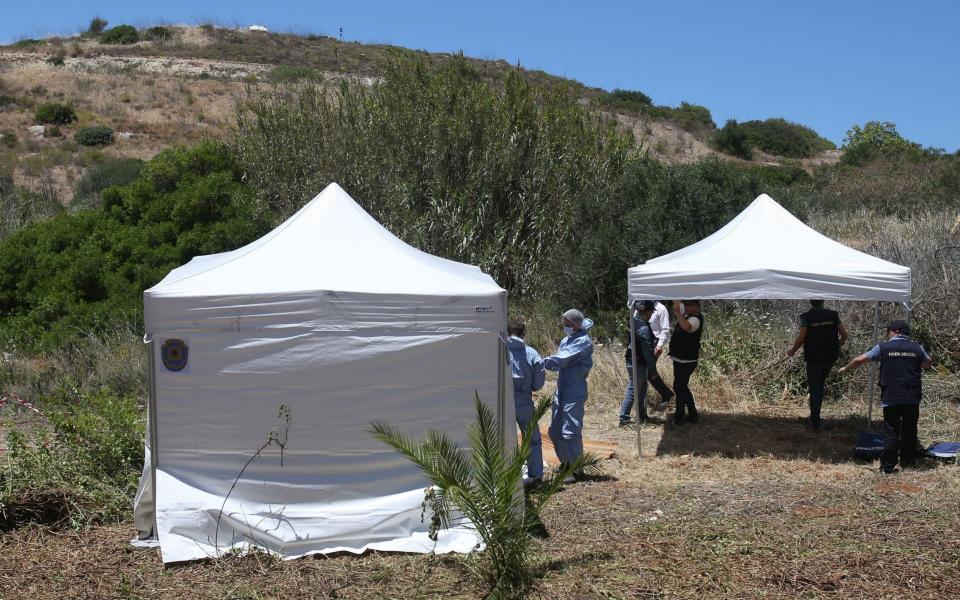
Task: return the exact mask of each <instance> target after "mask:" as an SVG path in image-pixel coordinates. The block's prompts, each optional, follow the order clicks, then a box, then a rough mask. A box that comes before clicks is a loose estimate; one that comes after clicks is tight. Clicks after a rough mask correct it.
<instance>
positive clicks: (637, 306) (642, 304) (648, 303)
mask: <svg viewBox="0 0 960 600" xmlns="http://www.w3.org/2000/svg"><path fill="white" fill-rule="evenodd" d="M633 309H634V310H639V311H640V312H644V311H648V310H655V309H656V305H655V304H654V303H653V300H637V301H636V302H634V303H633Z"/></svg>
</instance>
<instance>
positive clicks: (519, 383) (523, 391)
mask: <svg viewBox="0 0 960 600" xmlns="http://www.w3.org/2000/svg"><path fill="white" fill-rule="evenodd" d="M507 347H508V348H509V350H510V371H511V372H512V374H513V403H514V409H515V410H516V414H517V425H519V426H520V431H522V432H525V431H526V430H527V425H528V424H529V423H530V421H531V420H532V419H533V413H534V407H533V392H535V391H537V390H539V389H540V388H542V387H543V384H544V382H545V381H546V378H547V373H546V371H544V369H543V359H541V358H540V354H539V353H538V352H537V351H536V350H534V349H533V348H531V347H530V346H528V345H527V344H526V343H525V342H524V341H523V338H518V337H514V336H510V339H509V340H508V342H507ZM527 475H529V476H530V478H531V479H543V450H542V443H541V441H540V427H538V426H537V425H534V427H533V432H532V435H531V436H530V456H529V457H528V458H527Z"/></svg>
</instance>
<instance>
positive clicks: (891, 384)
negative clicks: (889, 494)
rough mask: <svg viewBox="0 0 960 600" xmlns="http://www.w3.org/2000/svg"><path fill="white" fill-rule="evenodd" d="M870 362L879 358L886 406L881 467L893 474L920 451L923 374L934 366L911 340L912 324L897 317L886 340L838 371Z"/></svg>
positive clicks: (881, 389) (911, 462)
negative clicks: (918, 439)
mask: <svg viewBox="0 0 960 600" xmlns="http://www.w3.org/2000/svg"><path fill="white" fill-rule="evenodd" d="M869 361H880V403H881V404H882V405H883V423H884V433H885V440H884V444H883V453H882V454H881V455H880V470H881V471H883V472H884V473H893V472H894V471H895V470H896V466H897V456H898V455H899V457H900V466H902V467H909V466H910V465H912V464H913V461H914V459H915V458H916V454H917V447H918V445H919V444H918V441H917V421H918V420H919V418H920V401H921V400H922V399H923V387H922V384H921V374H922V373H923V370H924V369H929V368H930V367H931V366H933V360H932V359H931V358H930V355H929V354H927V351H926V350H924V349H923V346H921V345H920V344H918V343H917V342H915V341H913V340H912V339H910V325H908V324H907V322H906V321H903V320H896V321H893V322H892V323H890V326H889V327H887V341H885V342H882V343H880V344H877V345H876V346H874V347H873V348H872V349H871V350H870V351H869V352H866V353H864V354H861V355H860V356H858V357H856V358H854V359H853V360H851V361H850V362H849V363H847V365H846V366H844V367H842V368H841V369H840V370H839V372H840V373H845V372H847V371H852V370H853V369H856V368H857V367H859V366H860V365H862V364H865V363H867V362H869Z"/></svg>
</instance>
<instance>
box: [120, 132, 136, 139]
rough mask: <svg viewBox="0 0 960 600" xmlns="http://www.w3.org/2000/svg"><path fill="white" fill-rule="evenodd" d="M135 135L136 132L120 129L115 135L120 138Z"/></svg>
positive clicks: (130, 137) (131, 137) (133, 136)
mask: <svg viewBox="0 0 960 600" xmlns="http://www.w3.org/2000/svg"><path fill="white" fill-rule="evenodd" d="M136 135H137V134H135V133H133V132H132V131H121V132H120V133H118V134H117V137H118V138H120V139H121V140H132V139H133V138H135V137H136Z"/></svg>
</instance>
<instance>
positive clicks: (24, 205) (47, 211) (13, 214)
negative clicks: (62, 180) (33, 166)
mask: <svg viewBox="0 0 960 600" xmlns="http://www.w3.org/2000/svg"><path fill="white" fill-rule="evenodd" d="M62 213H63V205H62V204H61V203H60V198H58V197H57V196H56V194H54V193H52V191H51V190H43V191H41V192H34V191H31V190H28V189H26V188H22V187H18V186H15V185H13V180H12V178H10V177H0V240H2V239H3V238H5V237H7V236H9V235H10V234H12V233H13V232H15V231H17V230H18V229H21V228H23V227H25V226H27V225H29V224H31V223H34V222H36V221H41V220H44V219H49V218H51V217H53V216H55V215H59V214H62Z"/></svg>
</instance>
